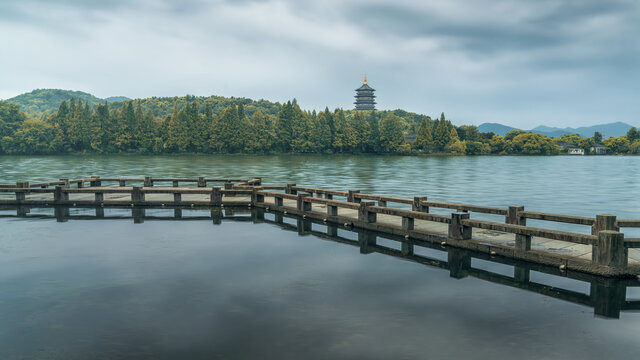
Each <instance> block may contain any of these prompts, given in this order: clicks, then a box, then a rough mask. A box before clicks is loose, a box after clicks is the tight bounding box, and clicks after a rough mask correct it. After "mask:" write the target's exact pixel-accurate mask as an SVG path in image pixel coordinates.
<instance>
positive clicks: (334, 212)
mask: <svg viewBox="0 0 640 360" xmlns="http://www.w3.org/2000/svg"><path fill="white" fill-rule="evenodd" d="M327 215H329V216H338V206H336V205H327Z"/></svg>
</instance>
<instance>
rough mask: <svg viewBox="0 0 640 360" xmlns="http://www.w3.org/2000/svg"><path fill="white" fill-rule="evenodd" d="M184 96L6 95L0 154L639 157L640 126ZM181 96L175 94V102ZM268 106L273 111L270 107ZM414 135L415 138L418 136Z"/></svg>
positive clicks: (1, 103)
mask: <svg viewBox="0 0 640 360" xmlns="http://www.w3.org/2000/svg"><path fill="white" fill-rule="evenodd" d="M207 99H209V98H197V97H183V98H180V99H179V100H180V101H179V102H178V101H174V102H173V109H172V111H170V112H169V111H168V109H167V105H168V104H171V102H167V101H165V100H163V99H162V98H160V99H157V98H149V99H142V100H132V101H123V102H120V103H116V104H108V103H104V104H97V105H90V104H89V103H87V102H83V101H82V100H81V99H77V100H76V99H75V98H71V99H70V100H69V101H68V102H67V101H66V100H65V101H62V103H61V104H60V106H59V107H58V110H57V111H56V112H55V113H53V114H50V115H48V116H46V118H44V119H35V118H32V117H30V116H29V115H26V114H25V113H23V112H21V111H20V110H19V107H18V106H17V105H15V104H13V103H9V102H4V101H0V153H2V154H64V153H144V154H163V153H185V152H186V153H216V154H229V153H255V154H268V153H393V154H425V153H426V154H428V153H447V154H455V155H479V154H532V155H553V154H558V153H560V150H559V148H558V146H557V142H558V141H565V142H569V143H571V144H574V145H576V146H580V147H583V148H585V149H587V153H588V149H589V148H590V146H591V145H593V144H594V143H598V142H600V141H603V142H604V144H605V145H606V146H607V150H608V151H609V152H610V153H619V154H623V153H632V154H638V153H640V132H638V130H636V129H635V128H632V129H631V130H630V131H629V133H628V134H627V135H626V136H621V137H617V138H609V139H606V140H603V139H602V138H601V135H600V137H598V134H597V133H596V134H594V137H593V138H582V137H580V136H579V135H574V134H572V135H565V136H563V137H561V138H557V139H554V138H549V137H547V136H545V135H541V134H537V133H529V132H524V131H521V130H514V131H512V132H510V133H508V134H506V136H504V137H503V136H500V135H496V134H493V133H481V132H479V131H478V129H477V128H476V127H475V126H468V125H463V126H454V125H453V124H452V123H451V122H450V121H449V120H447V119H446V118H445V116H444V114H441V116H440V117H439V118H436V119H432V118H430V117H428V116H419V115H417V114H412V113H407V112H404V111H402V110H396V111H355V110H343V109H335V110H333V111H330V110H329V109H328V108H326V109H325V110H324V111H321V112H316V111H304V110H302V109H301V108H300V106H299V105H298V104H297V102H296V100H295V99H294V100H292V101H288V102H287V103H285V104H274V103H268V104H266V103H265V104H260V103H257V105H256V104H253V103H248V104H247V105H248V106H245V104H244V103H243V101H237V102H235V103H233V102H227V103H226V104H225V105H226V106H221V104H222V103H221V102H220V101H214V102H209V101H207ZM174 100H175V99H174ZM263 110H264V111H263ZM414 134H415V135H414Z"/></svg>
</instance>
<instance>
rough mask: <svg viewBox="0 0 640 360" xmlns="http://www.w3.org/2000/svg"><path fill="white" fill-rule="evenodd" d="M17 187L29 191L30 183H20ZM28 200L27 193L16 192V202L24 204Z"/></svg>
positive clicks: (17, 183)
mask: <svg viewBox="0 0 640 360" xmlns="http://www.w3.org/2000/svg"><path fill="white" fill-rule="evenodd" d="M16 187H17V188H19V189H28V188H29V182H28V181H18V182H16ZM26 199H27V192H26V191H24V192H22V191H20V192H18V191H16V201H17V202H22V201H25V200H26Z"/></svg>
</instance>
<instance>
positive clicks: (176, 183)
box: [172, 180, 180, 187]
mask: <svg viewBox="0 0 640 360" xmlns="http://www.w3.org/2000/svg"><path fill="white" fill-rule="evenodd" d="M172 185H173V187H178V186H179V185H180V182H179V181H178V180H173V182H172Z"/></svg>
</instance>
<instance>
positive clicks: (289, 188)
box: [284, 183, 298, 195]
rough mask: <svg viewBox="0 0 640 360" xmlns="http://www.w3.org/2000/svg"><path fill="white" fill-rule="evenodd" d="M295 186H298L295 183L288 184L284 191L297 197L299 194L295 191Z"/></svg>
mask: <svg viewBox="0 0 640 360" xmlns="http://www.w3.org/2000/svg"><path fill="white" fill-rule="evenodd" d="M294 186H296V184H295V183H293V184H287V185H286V187H285V189H284V192H285V193H287V194H292V195H296V194H297V193H298V192H297V191H296V190H295V189H293V187H294Z"/></svg>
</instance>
